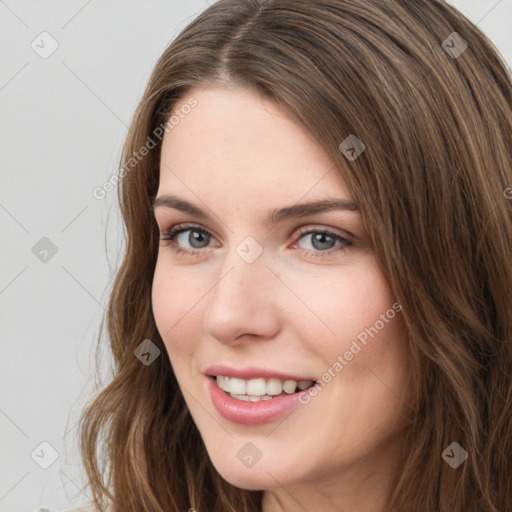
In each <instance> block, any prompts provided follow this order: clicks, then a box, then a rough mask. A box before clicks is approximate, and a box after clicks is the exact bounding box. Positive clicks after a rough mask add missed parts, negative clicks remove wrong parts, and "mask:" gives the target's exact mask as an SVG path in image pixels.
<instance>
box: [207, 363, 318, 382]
mask: <svg viewBox="0 0 512 512" xmlns="http://www.w3.org/2000/svg"><path fill="white" fill-rule="evenodd" d="M204 373H205V374H206V375H210V376H213V377H216V376H217V375H223V376H226V377H237V378H239V379H244V380H250V379H257V378H264V379H270V378H274V379H279V380H296V381H301V380H311V381H313V382H315V381H316V379H315V378H312V377H308V376H306V377H304V376H299V375H292V374H289V373H284V372H281V371H276V370H269V369H268V368H258V367H256V366H250V367H246V368H232V367H230V366H226V365H224V364H216V365H213V366H209V367H208V368H207V369H206V370H205V372H204Z"/></svg>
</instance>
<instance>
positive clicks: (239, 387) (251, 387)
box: [210, 375, 316, 402]
mask: <svg viewBox="0 0 512 512" xmlns="http://www.w3.org/2000/svg"><path fill="white" fill-rule="evenodd" d="M210 378H212V379H214V380H216V382H217V385H218V386H219V388H221V389H222V390H223V391H224V392H225V393H226V394H227V395H229V396H230V397H231V398H234V399H236V400H243V401H245V402H260V401H265V400H272V398H275V397H277V396H283V395H292V394H294V393H298V392H300V391H303V390H305V389H308V388H310V387H311V386H313V385H314V384H316V382H313V381H312V380H299V381H297V380H281V379H276V378H270V379H265V378H256V379H249V380H245V379H240V378H238V377H228V376H226V375H216V376H213V375H212V376H210Z"/></svg>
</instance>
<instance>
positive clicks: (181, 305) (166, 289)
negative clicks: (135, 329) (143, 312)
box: [151, 261, 201, 353]
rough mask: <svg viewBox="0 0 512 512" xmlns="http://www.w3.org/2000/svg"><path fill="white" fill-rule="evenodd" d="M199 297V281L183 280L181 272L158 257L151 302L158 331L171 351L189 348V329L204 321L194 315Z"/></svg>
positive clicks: (191, 341)
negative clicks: (197, 282)
mask: <svg viewBox="0 0 512 512" xmlns="http://www.w3.org/2000/svg"><path fill="white" fill-rule="evenodd" d="M200 297H201V290H200V289H198V287H197V286H196V283H193V282H192V283H191V282H190V279H187V280H186V281H183V280H181V279H180V273H179V272H173V271H172V268H170V267H169V266H168V265H166V264H165V262H164V263H162V262H161V261H157V265H156V268H155V273H154V276H153V286H152V297H151V302H152V308H153V315H154V318H155V323H156V326H157V329H158V332H159V333H160V336H161V337H162V339H163V341H164V343H165V345H166V347H167V350H168V351H169V352H170V353H173V352H182V351H185V350H190V347H191V345H192V344H193V340H194V337H192V336H190V334H191V333H190V332H187V330H190V329H191V328H196V329H197V328H198V327H199V326H200V325H201V323H200V322H199V321H197V319H194V318H193V317H194V315H195V314H197V313H196V311H197V308H194V305H196V304H197V302H198V300H199V298H200ZM191 320H193V321H191Z"/></svg>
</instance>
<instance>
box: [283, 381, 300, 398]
mask: <svg viewBox="0 0 512 512" xmlns="http://www.w3.org/2000/svg"><path fill="white" fill-rule="evenodd" d="M296 389H297V381H296V380H285V381H284V384H283V390H284V391H286V393H288V394H289V395H291V394H292V393H295V390H296Z"/></svg>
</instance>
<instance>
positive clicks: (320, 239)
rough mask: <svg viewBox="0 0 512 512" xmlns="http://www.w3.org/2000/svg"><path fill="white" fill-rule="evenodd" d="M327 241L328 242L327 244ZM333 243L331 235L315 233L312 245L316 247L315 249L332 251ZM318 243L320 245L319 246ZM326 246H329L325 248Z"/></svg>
mask: <svg viewBox="0 0 512 512" xmlns="http://www.w3.org/2000/svg"><path fill="white" fill-rule="evenodd" d="M326 240H327V242H326ZM332 242H333V238H332V236H330V235H327V234H325V233H314V234H313V239H312V245H313V247H315V249H319V250H322V249H330V248H331V243H332ZM318 243H319V244H320V245H319V246H318ZM325 244H327V246H328V247H325Z"/></svg>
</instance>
